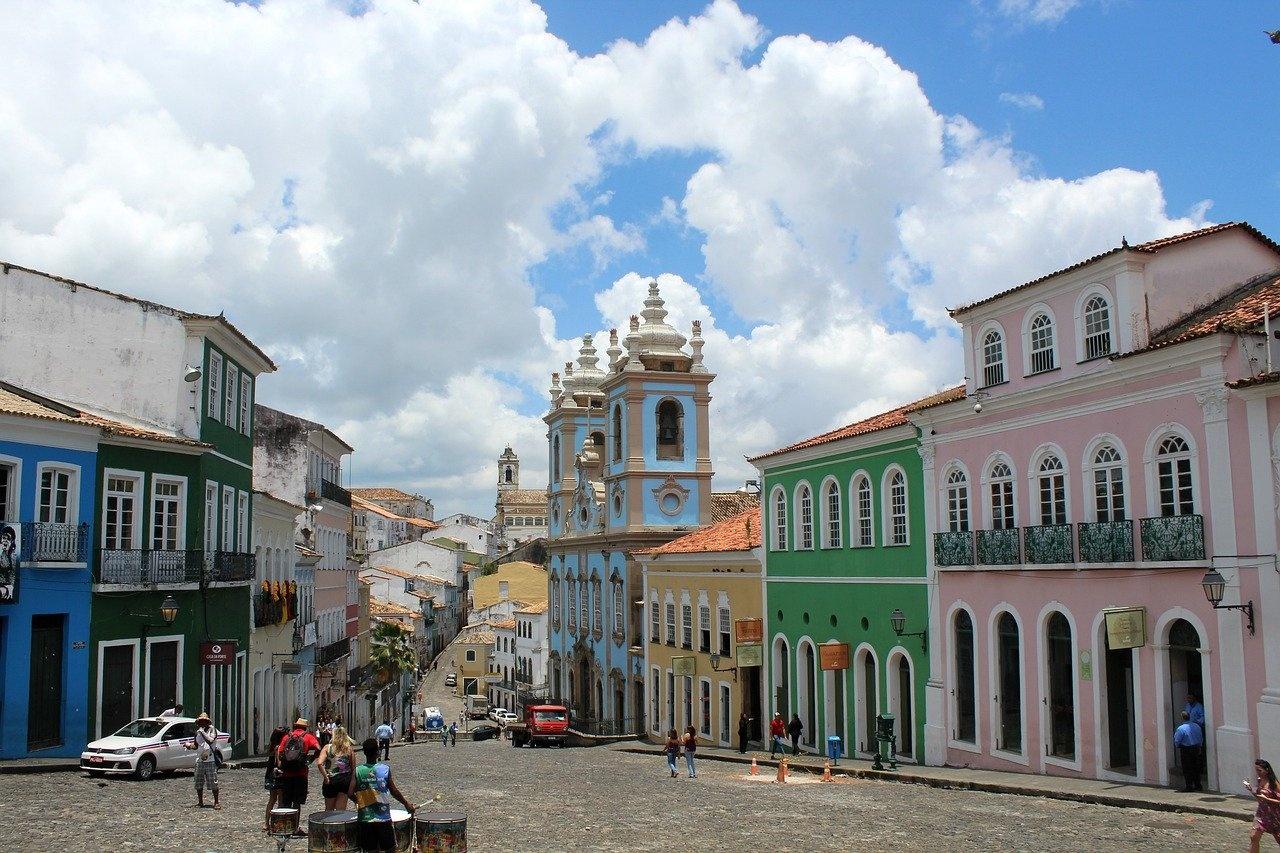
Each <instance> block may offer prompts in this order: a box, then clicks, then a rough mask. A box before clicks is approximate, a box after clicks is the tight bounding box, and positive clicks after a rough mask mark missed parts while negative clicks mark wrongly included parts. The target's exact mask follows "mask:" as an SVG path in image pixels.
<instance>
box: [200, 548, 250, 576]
mask: <svg viewBox="0 0 1280 853" xmlns="http://www.w3.org/2000/svg"><path fill="white" fill-rule="evenodd" d="M257 566H258V558H257V557H256V556H255V555H253V554H239V553H235V552H233V551H218V552H217V553H215V554H214V558H213V567H212V569H211V571H210V572H209V579H210V580H213V581H217V582H219V583H235V582H237V581H247V580H253V576H254V573H255V572H256V570H257Z"/></svg>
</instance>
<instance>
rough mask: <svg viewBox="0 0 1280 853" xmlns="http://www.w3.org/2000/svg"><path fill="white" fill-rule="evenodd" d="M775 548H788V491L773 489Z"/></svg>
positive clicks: (777, 549)
mask: <svg viewBox="0 0 1280 853" xmlns="http://www.w3.org/2000/svg"><path fill="white" fill-rule="evenodd" d="M773 550H775V551H785V550H787V493H786V492H784V491H783V490H782V489H781V488H778V489H774V490H773Z"/></svg>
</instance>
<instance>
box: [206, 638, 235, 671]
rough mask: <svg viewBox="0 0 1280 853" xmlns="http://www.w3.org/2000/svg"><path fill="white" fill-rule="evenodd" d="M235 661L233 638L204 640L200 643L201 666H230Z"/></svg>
mask: <svg viewBox="0 0 1280 853" xmlns="http://www.w3.org/2000/svg"><path fill="white" fill-rule="evenodd" d="M235 661H236V641H235V640H205V641H204V642H203V643H201V644H200V663H201V664H202V665H203V666H231V664H233V663H235Z"/></svg>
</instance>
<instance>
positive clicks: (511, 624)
mask: <svg viewBox="0 0 1280 853" xmlns="http://www.w3.org/2000/svg"><path fill="white" fill-rule="evenodd" d="M493 627H495V628H498V629H500V630H510V631H514V630H515V627H516V620H514V619H503V620H502V621H501V622H494V623H493Z"/></svg>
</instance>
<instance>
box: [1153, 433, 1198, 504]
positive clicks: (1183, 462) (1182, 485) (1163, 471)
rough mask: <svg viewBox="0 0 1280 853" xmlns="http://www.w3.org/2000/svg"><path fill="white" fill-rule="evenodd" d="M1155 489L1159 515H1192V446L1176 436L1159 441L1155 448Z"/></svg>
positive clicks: (1193, 499)
mask: <svg viewBox="0 0 1280 853" xmlns="http://www.w3.org/2000/svg"><path fill="white" fill-rule="evenodd" d="M1156 488H1157V490H1158V491H1159V494H1160V514H1161V515H1191V514H1192V513H1194V512H1195V490H1194V487H1193V486H1192V484H1191V448H1190V447H1188V446H1187V442H1186V441H1185V440H1184V439H1183V438H1182V436H1179V435H1171V436H1168V437H1167V438H1165V439H1164V440H1162V441H1161V442H1160V446H1159V448H1158V449H1157V450H1156Z"/></svg>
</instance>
